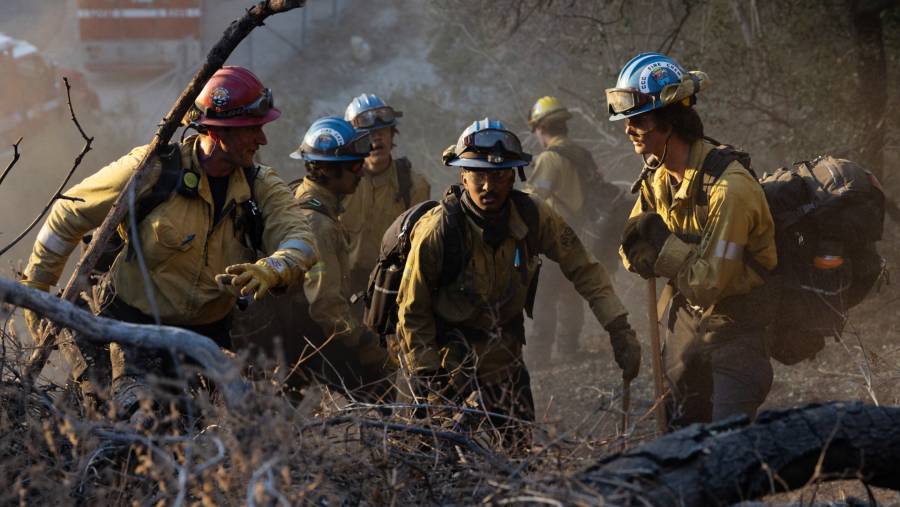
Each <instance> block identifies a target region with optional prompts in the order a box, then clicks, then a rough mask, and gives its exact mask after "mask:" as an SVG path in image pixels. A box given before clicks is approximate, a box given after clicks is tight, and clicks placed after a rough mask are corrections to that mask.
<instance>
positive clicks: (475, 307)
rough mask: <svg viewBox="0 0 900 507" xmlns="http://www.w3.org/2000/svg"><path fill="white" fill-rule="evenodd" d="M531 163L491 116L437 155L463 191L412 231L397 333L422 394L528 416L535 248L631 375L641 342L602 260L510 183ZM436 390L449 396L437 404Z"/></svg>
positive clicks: (515, 430) (512, 434)
mask: <svg viewBox="0 0 900 507" xmlns="http://www.w3.org/2000/svg"><path fill="white" fill-rule="evenodd" d="M529 159H530V155H528V154H527V153H524V152H523V151H522V148H521V144H520V143H519V140H518V138H517V137H516V136H515V134H513V133H511V132H509V131H508V130H506V129H505V128H504V126H503V124H502V123H500V122H499V121H496V120H489V119H484V120H482V121H478V122H475V123H473V124H472V125H471V126H469V127H468V128H467V129H466V130H464V131H463V133H462V135H461V136H460V137H459V140H458V142H457V144H456V146H455V147H451V148H448V150H447V151H446V152H445V156H444V161H445V164H447V165H450V166H455V167H460V169H461V182H462V189H459V192H458V194H457V193H451V194H450V195H451V196H452V197H448V198H445V200H444V201H443V204H442V205H441V206H437V207H436V208H434V209H433V210H431V211H429V212H427V213H426V214H425V215H424V216H423V217H422V218H421V219H420V220H419V221H418V222H417V223H416V225H415V227H414V228H413V231H412V243H411V248H410V252H409V257H408V259H407V261H406V266H405V270H404V273H403V278H402V281H401V283H400V289H399V294H398V297H397V302H398V305H399V308H398V322H399V323H398V326H397V334H398V338H399V339H400V342H401V345H402V347H403V349H404V352H405V355H406V359H407V363H408V366H409V368H410V370H411V373H412V374H413V375H414V378H416V379H418V382H416V384H415V385H416V386H420V387H421V386H426V387H427V388H429V389H430V391H431V392H430V393H427V394H422V390H424V389H420V395H423V396H427V397H428V399H429V401H434V402H436V403H434V404H446V403H447V402H448V401H449V402H451V403H461V402H462V400H463V399H465V398H467V395H468V394H470V393H471V392H473V391H475V392H477V393H479V394H480V399H481V404H482V406H483V408H484V409H486V410H487V411H489V412H492V413H497V414H505V415H507V416H512V417H513V418H515V419H520V420H526V421H530V420H533V419H534V402H533V399H532V395H531V386H530V378H529V374H528V370H527V369H526V367H525V365H524V363H523V361H522V347H523V345H524V344H525V330H524V318H523V311H525V310H529V311H530V308H529V299H530V294H531V293H532V289H533V287H532V283H533V282H534V281H535V276H536V271H537V268H538V266H539V264H540V261H539V259H538V255H544V256H546V257H547V258H548V259H550V260H552V261H555V262H557V263H559V265H560V267H561V269H562V271H563V273H564V274H565V276H566V277H567V278H568V279H569V280H570V281H571V282H572V283H573V284H574V285H575V288H576V289H577V290H578V292H579V293H580V294H581V295H582V297H583V298H584V299H586V300H587V301H588V303H589V304H590V306H591V309H592V310H593V312H594V315H595V316H596V317H597V319H598V320H599V321H600V323H601V324H602V325H603V326H605V327H606V329H607V330H608V331H609V333H610V341H611V343H612V345H613V349H614V350H615V358H616V362H617V363H618V364H619V366H620V367H621V368H622V369H623V376H624V377H625V378H628V379H631V378H634V377H635V376H636V375H637V373H638V369H639V365H640V344H639V342H638V341H637V339H636V337H635V333H634V331H632V329H631V327H630V326H629V324H628V320H627V312H626V310H625V308H624V307H623V306H622V303H621V302H620V301H619V298H618V297H617V296H616V294H615V292H614V291H613V288H612V286H611V285H610V282H609V278H608V276H607V274H606V271H605V270H604V269H603V266H602V265H600V264H599V263H598V262H597V261H596V260H595V259H594V258H593V257H592V256H591V255H590V254H589V253H588V252H587V251H586V250H585V249H584V247H583V246H582V244H581V241H580V240H579V239H578V236H577V235H576V234H575V231H574V230H573V229H572V227H570V226H569V225H568V224H567V223H566V222H565V220H564V219H563V218H562V217H561V216H560V215H559V214H558V213H557V212H555V211H553V210H552V209H551V208H550V207H549V206H548V205H547V204H546V203H544V201H543V200H542V199H540V198H536V197H533V196H531V195H529V194H525V193H522V192H518V191H515V190H513V184H514V182H515V177H516V173H515V168H519V169H520V171H521V168H522V167H524V166H525V165H527V164H528V162H529ZM448 266H456V269H455V270H453V269H451V268H448ZM453 271H455V272H454V273H453V275H450V276H448V273H450V272H453ZM447 278H449V279H447ZM434 392H437V393H440V394H441V395H443V396H444V397H446V398H447V400H443V402H442V403H441V401H440V400H435V399H434V394H433V393H434ZM492 422H493V423H494V424H495V425H496V426H497V427H498V428H504V427H506V428H508V429H510V430H511V431H507V432H506V433H505V434H504V435H505V439H506V441H505V444H506V445H508V446H514V447H518V446H520V445H526V446H527V441H528V434H527V432H526V433H525V434H523V432H522V431H521V430H522V428H521V427H517V425H515V424H513V425H512V428H510V424H509V422H510V421H509V420H508V419H506V418H503V417H499V418H493V421H492ZM521 438H524V439H525V440H524V441H521V440H519V441H516V440H515V439H521ZM510 439H514V440H513V441H510Z"/></svg>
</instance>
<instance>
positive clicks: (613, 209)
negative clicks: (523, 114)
mask: <svg viewBox="0 0 900 507" xmlns="http://www.w3.org/2000/svg"><path fill="white" fill-rule="evenodd" d="M547 151H551V152H553V153H556V154H557V155H559V156H561V157H563V158H565V159H566V160H568V161H569V163H570V164H571V165H572V166H573V167H574V168H575V171H576V173H577V175H578V181H579V182H580V185H581V188H582V189H585V190H589V191H585V192H583V196H584V202H583V204H582V210H581V219H582V224H583V227H582V229H583V234H584V236H585V240H586V243H587V247H588V249H589V250H590V251H591V253H593V254H594V256H595V257H596V258H597V259H598V260H600V262H601V263H602V264H603V265H604V267H606V268H607V269H608V270H609V271H610V272H612V269H613V268H615V267H616V266H618V265H619V244H618V242H617V241H611V240H610V238H618V237H621V236H622V230H623V228H624V226H625V221H626V220H627V219H628V215H629V214H630V213H631V208H632V205H633V204H634V201H633V200H631V199H630V198H629V192H628V189H627V187H622V186H620V185H616V184H615V183H612V182H609V181H606V180H605V179H603V177H602V176H601V175H600V174H598V173H597V163H596V162H595V161H594V157H593V155H591V152H589V151H588V150H586V149H584V148H582V147H581V146H578V145H576V144H572V143H567V144H563V145H553V146H550V147H548V148H547ZM628 187H630V184H629V185H628Z"/></svg>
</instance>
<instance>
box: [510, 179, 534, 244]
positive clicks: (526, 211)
mask: <svg viewBox="0 0 900 507" xmlns="http://www.w3.org/2000/svg"><path fill="white" fill-rule="evenodd" d="M509 196H510V199H512V201H513V204H515V206H516V211H518V212H519V216H520V217H522V221H523V222H525V225H526V226H527V227H528V234H527V235H526V236H525V246H526V250H527V252H525V254H526V257H527V258H529V259H530V258H531V257H534V256H535V255H537V254H538V252H539V251H540V244H541V243H540V241H541V240H540V232H539V229H540V224H541V217H540V214H539V212H538V207H537V204H535V203H534V201H533V200H532V199H531V195H530V194H527V193H525V192H522V191H521V190H513V191H512V192H511V193H510V195H509Z"/></svg>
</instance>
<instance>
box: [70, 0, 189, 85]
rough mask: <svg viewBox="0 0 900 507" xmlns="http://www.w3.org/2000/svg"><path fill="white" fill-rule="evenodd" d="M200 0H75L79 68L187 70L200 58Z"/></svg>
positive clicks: (100, 70) (109, 70)
mask: <svg viewBox="0 0 900 507" xmlns="http://www.w3.org/2000/svg"><path fill="white" fill-rule="evenodd" d="M202 11H203V0H78V32H79V36H80V38H81V45H82V48H83V50H84V67H85V68H86V69H87V70H90V71H94V72H122V71H123V70H124V71H126V72H137V71H160V70H165V69H168V68H179V69H180V68H189V67H191V66H194V65H196V64H197V62H198V61H199V60H200V56H201V55H200V40H201V21H202V16H201V15H202Z"/></svg>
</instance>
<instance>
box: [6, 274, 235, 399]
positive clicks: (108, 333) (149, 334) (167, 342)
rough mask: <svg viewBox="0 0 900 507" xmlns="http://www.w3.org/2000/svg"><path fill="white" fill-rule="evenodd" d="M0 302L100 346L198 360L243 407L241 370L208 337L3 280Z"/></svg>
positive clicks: (223, 390) (224, 393) (225, 392)
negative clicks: (110, 314)
mask: <svg viewBox="0 0 900 507" xmlns="http://www.w3.org/2000/svg"><path fill="white" fill-rule="evenodd" d="M0 301H3V302H6V303H9V304H12V305H15V306H21V307H24V308H28V309H29V310H33V311H35V312H36V313H38V314H40V315H42V316H43V317H44V318H46V319H48V320H51V321H53V322H54V323H56V324H57V325H59V326H62V327H66V328H70V329H73V330H75V331H77V332H79V333H82V334H83V335H84V336H85V337H87V338H89V339H91V340H95V341H98V342H101V343H109V342H111V341H115V342H118V343H123V344H126V345H131V346H135V347H142V348H152V349H159V350H169V351H173V352H176V353H180V354H184V355H186V356H188V357H190V358H191V359H193V360H195V361H196V362H197V363H198V364H200V366H201V367H202V368H203V370H204V372H205V374H207V375H209V377H210V378H211V379H213V380H214V381H215V382H216V383H217V384H218V386H219V388H220V389H221V390H222V394H223V395H224V398H225V402H226V405H228V407H230V408H235V407H238V406H240V405H241V404H242V403H243V401H244V396H245V394H246V393H247V392H248V389H249V387H248V386H247V385H246V384H244V382H243V381H242V380H241V377H240V368H239V367H238V366H237V365H236V364H235V363H234V362H233V361H232V360H231V359H230V358H229V357H228V356H226V355H225V354H224V353H223V352H222V351H221V350H220V349H219V347H218V345H216V344H215V342H213V341H212V340H210V339H209V338H207V337H205V336H203V335H199V334H197V333H194V332H191V331H188V330H185V329H181V328H177V327H170V326H155V325H142V324H131V323H127V322H120V321H117V320H113V319H108V318H105V317H97V316H95V315H93V314H92V313H90V312H88V311H86V310H82V309H81V308H78V307H76V306H75V305H74V304H72V303H70V302H68V301H65V300H62V299H59V298H57V297H55V296H52V295H50V294H48V293H46V292H43V291H40V290H36V289H31V288H29V287H25V286H24V285H21V284H19V283H17V282H15V281H13V280H8V279H2V278H0Z"/></svg>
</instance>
